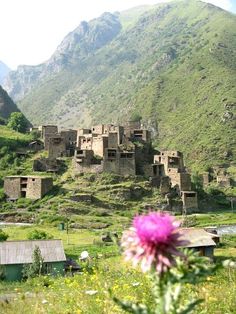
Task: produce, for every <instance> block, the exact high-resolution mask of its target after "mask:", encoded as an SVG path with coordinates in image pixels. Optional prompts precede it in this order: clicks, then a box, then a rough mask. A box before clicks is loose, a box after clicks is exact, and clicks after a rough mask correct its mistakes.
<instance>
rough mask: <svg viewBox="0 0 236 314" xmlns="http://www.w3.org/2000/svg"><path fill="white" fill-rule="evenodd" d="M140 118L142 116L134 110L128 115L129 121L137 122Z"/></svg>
mask: <svg viewBox="0 0 236 314" xmlns="http://www.w3.org/2000/svg"><path fill="white" fill-rule="evenodd" d="M141 120H142V116H141V115H140V114H139V113H137V112H134V113H133V114H132V115H131V117H130V121H133V122H139V121H141Z"/></svg>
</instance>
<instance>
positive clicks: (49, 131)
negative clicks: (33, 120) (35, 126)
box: [41, 125, 58, 150]
mask: <svg viewBox="0 0 236 314" xmlns="http://www.w3.org/2000/svg"><path fill="white" fill-rule="evenodd" d="M41 129H42V139H43V142H44V148H45V149H46V150H48V146H49V139H50V137H52V136H54V135H56V134H58V127H57V126H56V125H43V126H42V127H41Z"/></svg>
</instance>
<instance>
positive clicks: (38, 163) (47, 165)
mask: <svg viewBox="0 0 236 314" xmlns="http://www.w3.org/2000/svg"><path fill="white" fill-rule="evenodd" d="M58 168H59V167H58V161H57V159H49V158H39V159H35V160H34V161H33V170H34V171H39V172H40V171H42V172H44V171H48V172H57V171H58Z"/></svg>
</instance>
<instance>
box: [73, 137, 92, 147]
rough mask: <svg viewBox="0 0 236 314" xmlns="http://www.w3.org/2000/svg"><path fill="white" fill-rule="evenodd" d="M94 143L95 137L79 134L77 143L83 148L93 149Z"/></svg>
mask: <svg viewBox="0 0 236 314" xmlns="http://www.w3.org/2000/svg"><path fill="white" fill-rule="evenodd" d="M92 144H93V138H92V136H91V135H90V134H89V135H85V136H79V137H78V142H77V145H78V147H79V148H80V149H82V150H86V149H87V150H92Z"/></svg>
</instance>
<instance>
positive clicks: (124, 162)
mask: <svg viewBox="0 0 236 314" xmlns="http://www.w3.org/2000/svg"><path fill="white" fill-rule="evenodd" d="M118 165H119V174H120V175H122V176H125V175H132V176H135V174H136V167H135V158H119V162H118Z"/></svg>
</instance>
